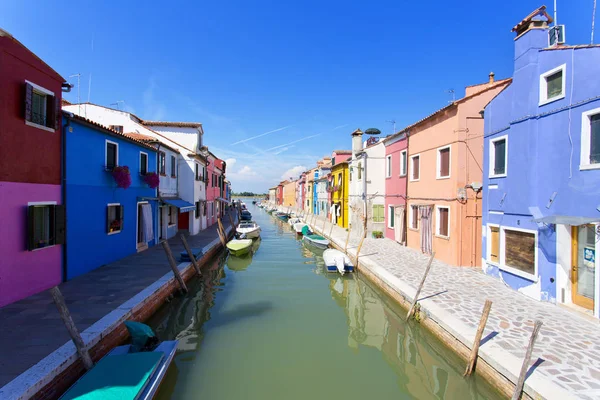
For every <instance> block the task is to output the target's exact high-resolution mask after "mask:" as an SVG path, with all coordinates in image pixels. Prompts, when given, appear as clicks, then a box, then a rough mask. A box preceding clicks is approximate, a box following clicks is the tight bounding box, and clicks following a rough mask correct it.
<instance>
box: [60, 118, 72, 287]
mask: <svg viewBox="0 0 600 400" xmlns="http://www.w3.org/2000/svg"><path fill="white" fill-rule="evenodd" d="M63 114H64V115H65V119H66V120H67V123H66V124H63V127H62V128H63V131H62V136H61V138H60V142H61V151H62V157H61V160H60V169H61V185H60V189H61V197H62V198H61V203H62V205H63V206H64V207H65V242H64V243H63V245H62V281H63V282H66V281H67V243H68V241H67V238H66V235H67V233H68V231H67V230H66V229H67V220H68V215H67V131H68V129H69V127H70V126H71V118H72V117H73V114H72V113H70V112H63Z"/></svg>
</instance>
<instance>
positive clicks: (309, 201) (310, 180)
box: [304, 168, 317, 214]
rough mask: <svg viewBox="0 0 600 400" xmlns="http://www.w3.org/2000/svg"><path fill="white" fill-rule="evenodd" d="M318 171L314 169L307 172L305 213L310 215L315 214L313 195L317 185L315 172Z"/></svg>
mask: <svg viewBox="0 0 600 400" xmlns="http://www.w3.org/2000/svg"><path fill="white" fill-rule="evenodd" d="M316 170H317V169H316V168H313V169H311V170H309V171H307V172H306V183H305V184H304V190H305V191H306V193H305V194H304V198H305V200H304V211H305V212H306V213H308V214H313V212H314V210H313V204H314V199H313V193H314V184H315V171H316Z"/></svg>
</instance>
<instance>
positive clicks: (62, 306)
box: [50, 286, 94, 370]
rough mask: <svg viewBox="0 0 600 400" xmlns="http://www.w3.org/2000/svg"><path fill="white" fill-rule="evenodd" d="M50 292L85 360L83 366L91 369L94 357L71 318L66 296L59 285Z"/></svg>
mask: <svg viewBox="0 0 600 400" xmlns="http://www.w3.org/2000/svg"><path fill="white" fill-rule="evenodd" d="M50 294H51V295H52V299H53V300H54V304H56V308H57V309H58V313H59V314H60V318H61V319H62V320H63V322H64V324H65V327H66V328H67V331H69V336H71V340H72V341H73V343H74V344H75V348H76V349H77V353H78V354H79V357H81V361H83V366H84V367H85V369H87V370H90V369H92V367H93V366H94V363H93V362H92V358H91V357H90V353H88V351H87V348H86V347H85V343H84V342H83V339H82V338H81V335H80V334H79V331H78V330H77V326H76V325H75V322H73V318H71V313H70V312H69V309H68V308H67V304H66V303H65V298H64V297H63V295H62V293H61V292H60V289H59V288H58V286H54V287H53V288H51V289H50Z"/></svg>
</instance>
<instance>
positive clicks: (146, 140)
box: [124, 132, 179, 153]
mask: <svg viewBox="0 0 600 400" xmlns="http://www.w3.org/2000/svg"><path fill="white" fill-rule="evenodd" d="M124 135H125V136H128V137H130V138H132V139H135V140H139V141H141V142H144V143H160V147H166V148H167V149H169V150H171V151H172V152H174V153H179V150H177V149H175V148H173V147H171V146H169V145H167V144H165V143H164V142H161V141H160V140H158V139H157V138H155V137H153V136H150V135H144V134H142V133H138V132H125V133H124ZM155 149H156V148H155ZM156 150H157V151H158V149H156Z"/></svg>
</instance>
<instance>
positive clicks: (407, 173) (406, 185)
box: [402, 131, 421, 247]
mask: <svg viewBox="0 0 600 400" xmlns="http://www.w3.org/2000/svg"><path fill="white" fill-rule="evenodd" d="M409 138H410V131H406V177H405V178H404V229H403V230H404V232H402V234H403V235H404V245H405V246H407V247H408V211H409V210H408V181H409V179H410V175H409V174H410V172H409V168H408V167H409V166H410V157H409ZM420 170H421V165H420V162H419V171H420ZM419 173H420V172H419Z"/></svg>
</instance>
